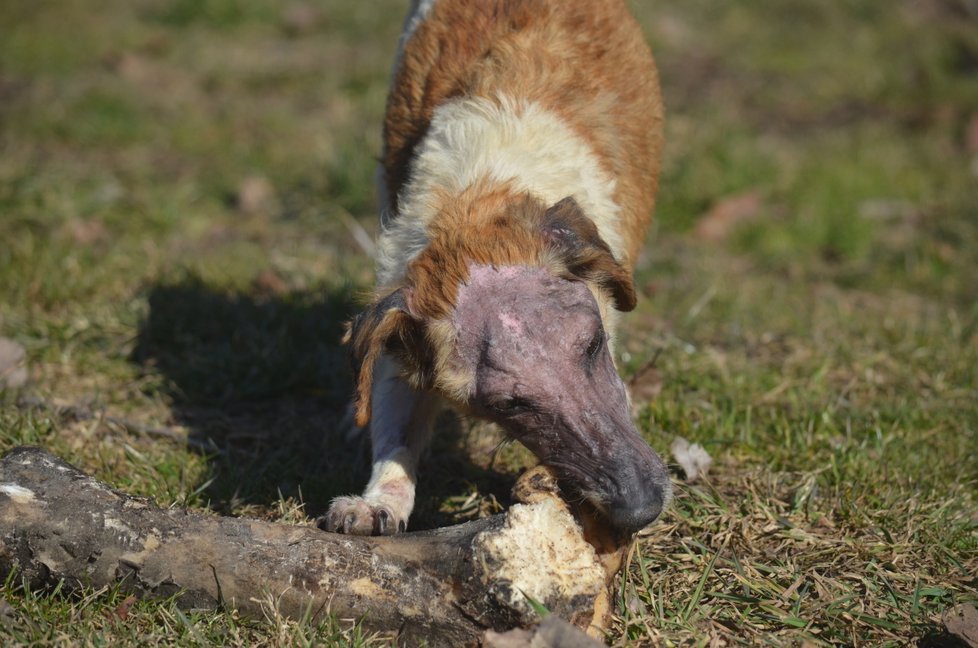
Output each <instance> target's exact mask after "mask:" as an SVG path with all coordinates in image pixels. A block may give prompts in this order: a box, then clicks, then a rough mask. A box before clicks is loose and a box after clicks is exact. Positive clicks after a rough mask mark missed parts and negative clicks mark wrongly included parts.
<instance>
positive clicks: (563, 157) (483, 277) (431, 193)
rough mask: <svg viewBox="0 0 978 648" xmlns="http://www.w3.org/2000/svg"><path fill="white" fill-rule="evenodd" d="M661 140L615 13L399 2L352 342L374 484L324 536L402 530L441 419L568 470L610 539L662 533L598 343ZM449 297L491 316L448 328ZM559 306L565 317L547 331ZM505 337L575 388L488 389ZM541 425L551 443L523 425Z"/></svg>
mask: <svg viewBox="0 0 978 648" xmlns="http://www.w3.org/2000/svg"><path fill="white" fill-rule="evenodd" d="M661 121H662V107H661V103H660V99H659V92H658V80H657V76H656V71H655V67H654V64H653V62H652V58H651V54H650V53H649V50H648V47H647V46H646V45H645V43H644V41H643V39H642V35H641V31H640V29H639V27H638V25H637V24H636V23H635V21H634V19H633V18H632V17H631V15H630V14H629V13H628V11H627V9H626V7H625V4H624V2H623V1H622V0H590V1H589V2H565V1H562V0H480V1H479V2H472V1H470V0H414V1H413V2H412V7H411V10H410V12H409V14H408V17H407V19H406V20H405V29H404V34H403V36H402V39H401V43H400V47H399V51H398V56H397V60H396V62H395V71H394V76H393V82H392V88H391V94H390V97H389V99H388V106H387V115H386V118H385V122H384V154H383V157H382V167H383V168H382V175H383V181H382V186H381V187H380V189H381V191H380V193H381V195H382V198H383V201H384V204H383V205H382V227H381V234H380V239H379V242H378V250H379V258H378V297H377V299H376V300H375V301H374V303H373V304H371V305H370V306H369V307H368V308H367V309H366V310H365V311H364V312H363V313H361V314H360V315H359V316H358V317H357V318H356V320H355V321H354V322H353V323H352V325H351V328H350V332H349V336H348V340H349V342H350V344H351V347H352V354H353V358H354V367H355V381H356V385H355V387H356V398H355V413H356V421H357V423H358V425H361V426H363V425H367V424H368V422H369V423H370V426H371V435H372V439H373V444H374V471H373V476H372V478H371V481H370V484H369V485H368V487H367V490H366V491H365V493H364V495H363V496H362V497H350V498H339V499H337V500H336V501H334V503H333V506H331V508H330V512H329V514H328V516H327V520H326V526H327V528H329V529H330V530H338V531H342V532H347V533H393V532H397V531H398V530H402V529H403V528H405V527H406V524H407V518H408V516H409V515H410V512H411V509H412V508H413V505H414V483H415V469H416V464H417V461H418V457H419V455H420V451H421V448H423V446H424V444H425V443H426V441H427V439H428V436H429V434H430V431H431V425H432V423H433V421H434V418H435V415H436V414H437V410H438V407H439V405H440V403H441V401H442V400H446V401H448V402H449V403H451V404H453V405H455V406H456V407H458V408H460V409H462V410H463V411H467V412H469V413H473V414H476V415H482V416H487V417H488V418H491V419H493V420H497V422H499V423H500V424H501V425H503V427H504V428H506V429H507V430H510V431H511V433H513V434H514V435H515V436H517V438H520V439H521V440H522V441H524V443H526V444H527V445H528V446H529V447H531V449H533V450H534V452H536V453H537V455H538V456H540V457H541V459H543V460H545V461H548V462H549V463H551V464H552V465H555V466H563V468H564V469H563V475H564V477H565V478H566V479H568V480H570V481H571V482H573V483H574V484H576V487H577V489H578V491H579V492H580V493H581V494H583V495H585V496H586V497H588V498H590V499H592V500H593V501H594V503H595V504H596V505H597V506H598V507H599V508H602V509H603V510H607V512H608V514H609V517H610V519H611V521H612V523H613V524H615V525H618V526H620V527H621V528H624V529H634V528H635V527H636V525H640V524H642V523H644V522H647V521H648V520H650V519H651V518H653V517H654V516H655V515H658V511H660V510H661V507H662V506H663V505H664V503H665V501H666V500H668V497H669V487H668V480H667V479H665V477H664V474H665V473H664V469H663V468H662V464H661V461H660V460H659V459H658V457H657V456H655V455H654V453H652V451H651V449H649V448H648V446H647V445H646V444H645V443H644V442H643V441H641V440H640V439H639V437H638V435H637V433H636V432H635V431H634V427H633V426H632V424H631V422H630V419H629V418H628V416H627V395H626V393H625V390H624V388H623V386H621V380H620V378H619V377H618V375H617V373H616V371H615V370H614V362H613V359H612V355H611V348H612V347H611V343H612V337H613V332H614V325H615V321H616V319H617V317H616V315H615V311H616V310H617V311H627V310H631V309H632V308H634V307H635V300H636V294H635V289H634V285H633V282H632V278H631V273H632V270H633V267H634V263H635V258H636V255H637V254H638V251H639V249H640V248H641V246H642V244H643V238H644V235H645V229H646V227H647V225H648V221H649V218H650V215H651V211H652V207H653V200H654V195H655V190H656V187H657V183H658V175H659V155H660V149H661V140H662V136H661ZM487 268H488V269H491V270H489V271H485V270H484V269H487ZM473 269H479V270H478V271H477V272H476V274H475V275H474V276H473V274H472V273H473ZM507 277H510V278H512V279H513V280H512V281H508V280H507V279H506V278H507ZM516 278H519V281H517V280H516ZM575 286H576V287H575ZM463 287H470V293H471V294H479V295H489V296H491V297H485V299H489V300H490V301H489V302H487V303H486V304H485V305H484V306H483V307H482V308H480V309H477V310H475V311H470V312H469V313H468V315H467V316H466V318H462V319H459V317H458V307H459V292H460V289H461V288H463ZM534 295H535V297H534ZM562 295H563V296H564V297H561V296H562ZM571 295H574V297H573V298H571ZM524 299H526V300H532V299H536V300H538V301H539V302H540V303H541V304H546V305H547V306H546V308H543V307H541V308H529V309H528V308H524V307H522V306H519V304H518V303H517V304H516V305H515V306H514V307H513V308H510V309H509V310H507V311H506V312H505V313H503V315H504V317H503V319H499V317H497V316H496V314H494V315H493V319H492V322H494V324H493V327H489V328H487V326H488V323H487V322H482V323H480V318H485V317H488V315H487V313H488V312H492V311H494V308H493V307H492V302H491V300H497V301H498V300H504V301H505V300H510V301H513V300H515V302H519V301H520V300H524ZM561 299H565V300H566V299H572V300H573V301H574V303H575V304H577V305H576V306H575V308H576V309H577V311H576V312H578V315H577V316H575V317H574V318H570V319H568V318H564V317H562V314H561V311H562V309H563V308H564V306H562V305H561V304H562V303H564V302H562V301H561ZM507 317H508V318H509V319H506V318H507ZM596 323H597V324H596ZM497 325H498V326H497ZM595 326H597V327H598V328H597V329H596V330H595ZM472 327H474V328H475V329H476V330H471V328H472ZM528 327H529V328H528ZM490 328H491V329H492V330H491V331H490ZM479 331H485V334H482V333H479ZM547 331H549V332H547ZM517 334H519V335H524V337H525V341H524V343H525V344H527V345H531V346H532V345H536V346H534V347H533V357H536V358H537V360H538V363H540V362H544V360H545V359H548V358H549V359H550V361H557V362H555V365H554V366H557V365H560V366H564V365H566V367H565V368H564V369H562V370H561V371H562V372H563V373H562V374H561V375H562V377H563V379H564V380H565V381H566V380H577V381H578V382H579V383H580V384H578V385H570V384H562V383H561V382H560V380H551V378H550V377H549V376H548V375H546V372H545V371H544V372H543V373H539V374H538V373H535V371H534V370H535V369H537V367H536V366H535V365H534V366H530V365H527V366H526V367H525V368H524V369H518V367H520V366H523V364H525V362H524V361H525V356H524V354H519V353H510V354H503V355H498V354H497V356H498V358H502V359H501V360H498V362H506V363H509V365H510V366H509V367H508V369H506V371H508V372H510V373H509V374H506V375H515V374H513V372H514V371H520V372H522V373H524V374H526V375H527V380H528V381H531V382H532V383H533V384H530V385H528V386H527V385H525V384H523V383H522V382H520V381H518V380H517V381H516V382H513V381H506V380H504V381H501V382H499V381H497V382H493V381H491V380H489V381H488V382H486V380H488V379H487V376H491V375H493V374H492V368H491V367H490V366H488V365H487V364H486V363H489V364H491V363H492V362H495V361H494V360H493V357H496V356H493V355H492V354H487V353H486V352H485V350H484V349H483V350H481V351H480V349H481V348H482V347H479V346H478V345H500V346H499V347H498V348H499V349H504V348H510V347H507V346H506V344H509V343H510V342H508V341H507V340H508V338H506V336H513V335H517ZM582 341H583V342H582ZM473 344H475V345H477V346H472V345H473ZM513 348H515V347H513ZM527 349H530V347H529V346H528V347H527ZM585 350H586V352H585ZM528 352H529V351H528ZM555 354H556V355H555ZM578 356H580V357H578ZM562 363H563V364H562ZM589 367H600V368H601V371H592V370H591V369H589ZM539 368H540V369H544V368H545V365H541V366H540V367H539ZM577 371H584V372H585V373H584V374H582V376H581V377H579V378H577V377H573V374H574V373H575V372H577ZM487 372H489V373H487ZM504 373H505V372H504ZM534 376H536V377H534ZM596 376H600V378H596ZM480 381H482V382H480ZM533 381H535V382H533ZM581 381H585V382H586V381H590V382H587V384H588V385H590V386H589V387H587V386H584V383H583V382H581ZM595 381H598V382H595ZM480 385H483V387H485V386H486V385H488V386H489V387H486V388H484V389H482V390H481V391H480ZM517 388H519V389H523V388H526V389H525V391H526V393H527V394H531V395H532V399H534V401H533V407H534V408H535V409H534V410H533V411H534V412H538V413H539V416H536V415H534V417H523V418H522V420H524V423H525V424H524V423H520V422H519V421H520V420H521V419H520V417H515V415H514V414H513V413H514V412H515V410H514V409H513V408H512V407H509V405H512V403H514V402H515V403H519V402H520V399H519V398H518V397H514V396H513V394H511V393H508V391H509V392H511V391H513V390H516V389H517ZM507 390H508V391H507ZM575 390H576V391H575ZM490 392H491V393H490ZM565 392H566V393H568V394H571V393H576V394H578V395H576V396H574V397H573V398H562V396H561V394H562V393H565ZM596 394H604V396H602V397H601V398H597V397H596V396H595V395H596ZM502 402H505V403H509V405H507V407H506V408H503V409H500V408H499V407H497V405H498V403H502ZM500 407H501V406H500ZM568 407H570V409H567V408H568ZM575 417H576V418H575ZM578 419H579V420H578ZM548 420H552V421H555V422H557V421H560V423H559V425H558V424H556V423H555V426H549V427H548V426H547V425H542V424H538V422H540V421H548ZM565 446H566V447H571V448H572V450H568V451H567V452H561V448H563V447H565ZM568 452H569V453H570V454H568ZM571 455H573V456H571ZM571 464H574V465H573V466H572V465H571ZM583 466H590V468H589V469H588V470H584V469H583Z"/></svg>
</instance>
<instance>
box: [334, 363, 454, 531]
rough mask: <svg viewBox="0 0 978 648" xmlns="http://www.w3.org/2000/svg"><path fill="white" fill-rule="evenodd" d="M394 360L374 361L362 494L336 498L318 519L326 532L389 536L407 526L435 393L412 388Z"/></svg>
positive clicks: (435, 405) (436, 400)
mask: <svg viewBox="0 0 978 648" xmlns="http://www.w3.org/2000/svg"><path fill="white" fill-rule="evenodd" d="M399 373H400V372H399V367H398V365H397V362H396V361H395V360H394V359H392V358H390V357H388V356H383V357H381V358H380V359H379V360H378V361H377V368H376V375H375V378H374V385H373V397H372V403H373V405H372V413H371V418H370V440H371V444H372V446H373V470H372V473H371V476H370V482H369V483H368V484H367V488H366V489H365V490H364V492H363V495H362V496H359V497H357V496H347V497H337V498H336V499H334V500H333V502H332V503H331V504H330V507H329V511H328V512H327V514H326V516H325V518H324V519H323V520H322V522H321V523H320V524H321V526H323V523H325V525H324V528H325V529H326V530H327V531H335V532H337V533H351V534H355V535H390V534H393V533H398V532H401V531H404V530H405V529H406V528H407V521H408V517H410V515H411V510H412V509H413V508H414V489H415V484H416V483H417V476H416V471H417V465H418V459H419V458H420V456H421V452H422V451H423V450H424V447H425V445H426V444H427V443H428V439H429V438H430V436H431V429H432V426H433V424H434V420H435V417H436V416H437V415H438V410H439V400H440V399H439V397H438V396H437V395H435V394H434V393H431V392H423V391H418V390H416V389H413V388H412V387H411V386H410V385H408V384H407V383H406V382H404V380H403V379H401V377H400V375H399Z"/></svg>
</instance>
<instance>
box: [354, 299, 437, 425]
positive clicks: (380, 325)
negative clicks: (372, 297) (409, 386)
mask: <svg viewBox="0 0 978 648" xmlns="http://www.w3.org/2000/svg"><path fill="white" fill-rule="evenodd" d="M406 292H407V289H405V288H398V289H397V290H395V291H394V292H392V293H391V294H389V295H387V296H386V297H383V298H381V299H379V300H378V301H376V302H374V303H373V304H371V305H370V306H369V307H367V309H366V310H364V311H363V312H362V313H360V314H359V315H357V316H356V317H355V318H354V319H353V321H352V322H351V323H350V326H349V329H348V330H347V333H346V336H345V337H344V338H343V341H344V342H346V343H348V344H350V355H351V358H352V360H353V382H354V390H355V396H354V401H353V404H354V411H355V415H356V424H357V425H358V426H360V427H363V426H365V425H366V424H367V423H369V422H370V405H371V393H372V391H373V382H374V367H375V365H376V364H377V359H378V358H380V356H381V354H383V353H384V352H385V351H386V352H389V353H394V354H396V355H398V356H399V357H400V358H401V359H402V360H407V361H408V362H410V361H411V360H414V361H415V365H416V364H417V358H419V357H423V354H419V353H417V350H418V346H419V345H420V344H422V342H423V340H424V334H423V331H422V327H421V322H420V320H418V319H416V318H415V317H414V315H412V314H411V312H410V310H409V309H408V304H407V296H406ZM409 366H410V365H409ZM413 368H415V369H418V367H416V366H415V367H413Z"/></svg>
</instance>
